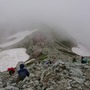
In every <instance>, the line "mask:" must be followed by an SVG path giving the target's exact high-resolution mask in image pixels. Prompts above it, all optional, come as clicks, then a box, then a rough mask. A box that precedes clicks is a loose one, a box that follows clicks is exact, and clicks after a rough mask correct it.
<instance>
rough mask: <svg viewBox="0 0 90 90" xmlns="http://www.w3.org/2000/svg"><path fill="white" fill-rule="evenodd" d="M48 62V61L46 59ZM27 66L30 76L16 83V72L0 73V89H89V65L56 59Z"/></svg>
mask: <svg viewBox="0 0 90 90" xmlns="http://www.w3.org/2000/svg"><path fill="white" fill-rule="evenodd" d="M47 62H48V61H47ZM47 62H44V61H39V62H38V61H36V62H34V63H32V64H30V65H28V66H27V69H28V71H29V72H30V77H29V78H25V80H24V81H22V82H19V83H18V84H16V78H17V73H15V74H14V75H13V76H9V74H8V72H1V73H0V90H90V65H89V64H85V65H83V64H81V63H72V62H64V61H62V60H57V61H55V62H52V63H49V62H48V63H47Z"/></svg>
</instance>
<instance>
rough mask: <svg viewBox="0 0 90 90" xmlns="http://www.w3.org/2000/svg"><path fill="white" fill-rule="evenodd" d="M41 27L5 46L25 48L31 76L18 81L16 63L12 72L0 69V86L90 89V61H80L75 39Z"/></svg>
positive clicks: (23, 89)
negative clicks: (75, 49)
mask: <svg viewBox="0 0 90 90" xmlns="http://www.w3.org/2000/svg"><path fill="white" fill-rule="evenodd" d="M42 29H43V31H41V30H39V31H37V32H35V33H33V35H30V36H27V37H26V38H25V39H23V40H22V41H20V42H19V43H17V44H15V45H12V46H9V47H5V48H3V49H2V50H4V49H12V48H21V47H23V48H26V49H27V54H28V55H30V58H29V59H28V60H27V61H25V62H24V64H26V68H27V69H28V71H29V73H30V76H29V77H28V78H27V77H26V78H25V79H24V80H23V81H20V82H19V83H18V84H17V83H16V81H17V76H18V74H17V69H18V68H19V65H18V64H17V66H16V72H15V73H14V75H12V76H10V75H9V73H8V72H7V71H5V72H0V90H90V64H89V63H87V64H81V62H80V57H79V56H78V55H76V54H75V53H73V52H72V50H71V48H72V47H73V46H76V43H74V42H72V41H71V40H68V39H67V38H66V39H61V38H60V37H58V35H57V34H56V33H54V32H48V33H47V32H45V31H46V29H47V30H49V29H48V28H42ZM74 57H76V60H77V61H76V62H73V58H74ZM19 63H20V62H19Z"/></svg>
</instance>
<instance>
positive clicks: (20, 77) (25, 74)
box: [17, 64, 29, 83]
mask: <svg viewBox="0 0 90 90" xmlns="http://www.w3.org/2000/svg"><path fill="white" fill-rule="evenodd" d="M26 77H29V72H28V70H27V69H26V68H25V66H24V64H20V70H18V80H17V83H18V82H19V81H23V80H24V79H25V78H26Z"/></svg>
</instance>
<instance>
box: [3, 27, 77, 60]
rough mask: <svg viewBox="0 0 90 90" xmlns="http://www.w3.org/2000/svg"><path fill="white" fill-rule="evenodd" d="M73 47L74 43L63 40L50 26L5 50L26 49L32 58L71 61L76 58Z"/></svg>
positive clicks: (41, 28)
mask: <svg viewBox="0 0 90 90" xmlns="http://www.w3.org/2000/svg"><path fill="white" fill-rule="evenodd" d="M61 34H62V33H61ZM73 46H74V43H73V41H71V40H69V39H63V38H62V37H60V35H58V34H57V32H55V31H54V30H52V28H50V27H48V26H42V27H40V28H39V29H38V30H37V31H35V32H33V33H32V34H31V35H28V36H26V37H25V38H24V39H23V40H21V41H20V42H18V43H15V44H13V45H10V46H8V47H5V48H3V50H6V49H13V48H26V49H27V54H28V55H30V56H31V57H32V58H33V57H37V58H38V59H39V58H44V59H45V58H47V59H51V60H56V59H63V60H70V61H71V60H72V57H73V56H75V54H74V53H73V52H72V50H71V48H72V47H73ZM39 54H40V55H39Z"/></svg>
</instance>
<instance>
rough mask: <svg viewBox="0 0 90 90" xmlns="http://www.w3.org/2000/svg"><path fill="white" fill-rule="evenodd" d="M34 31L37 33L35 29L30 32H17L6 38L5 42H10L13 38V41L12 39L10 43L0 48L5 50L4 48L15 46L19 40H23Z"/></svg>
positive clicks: (1, 45) (3, 44)
mask: <svg viewBox="0 0 90 90" xmlns="http://www.w3.org/2000/svg"><path fill="white" fill-rule="evenodd" d="M35 31H37V29H35V30H32V31H29V30H26V31H22V32H18V33H16V34H14V35H12V36H10V37H8V38H7V40H10V39H13V38H15V39H13V40H12V41H9V42H6V43H2V44H0V48H5V47H8V46H11V45H13V44H16V43H18V42H20V41H21V40H23V39H24V38H25V37H26V36H28V35H30V34H32V33H33V32H35Z"/></svg>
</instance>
